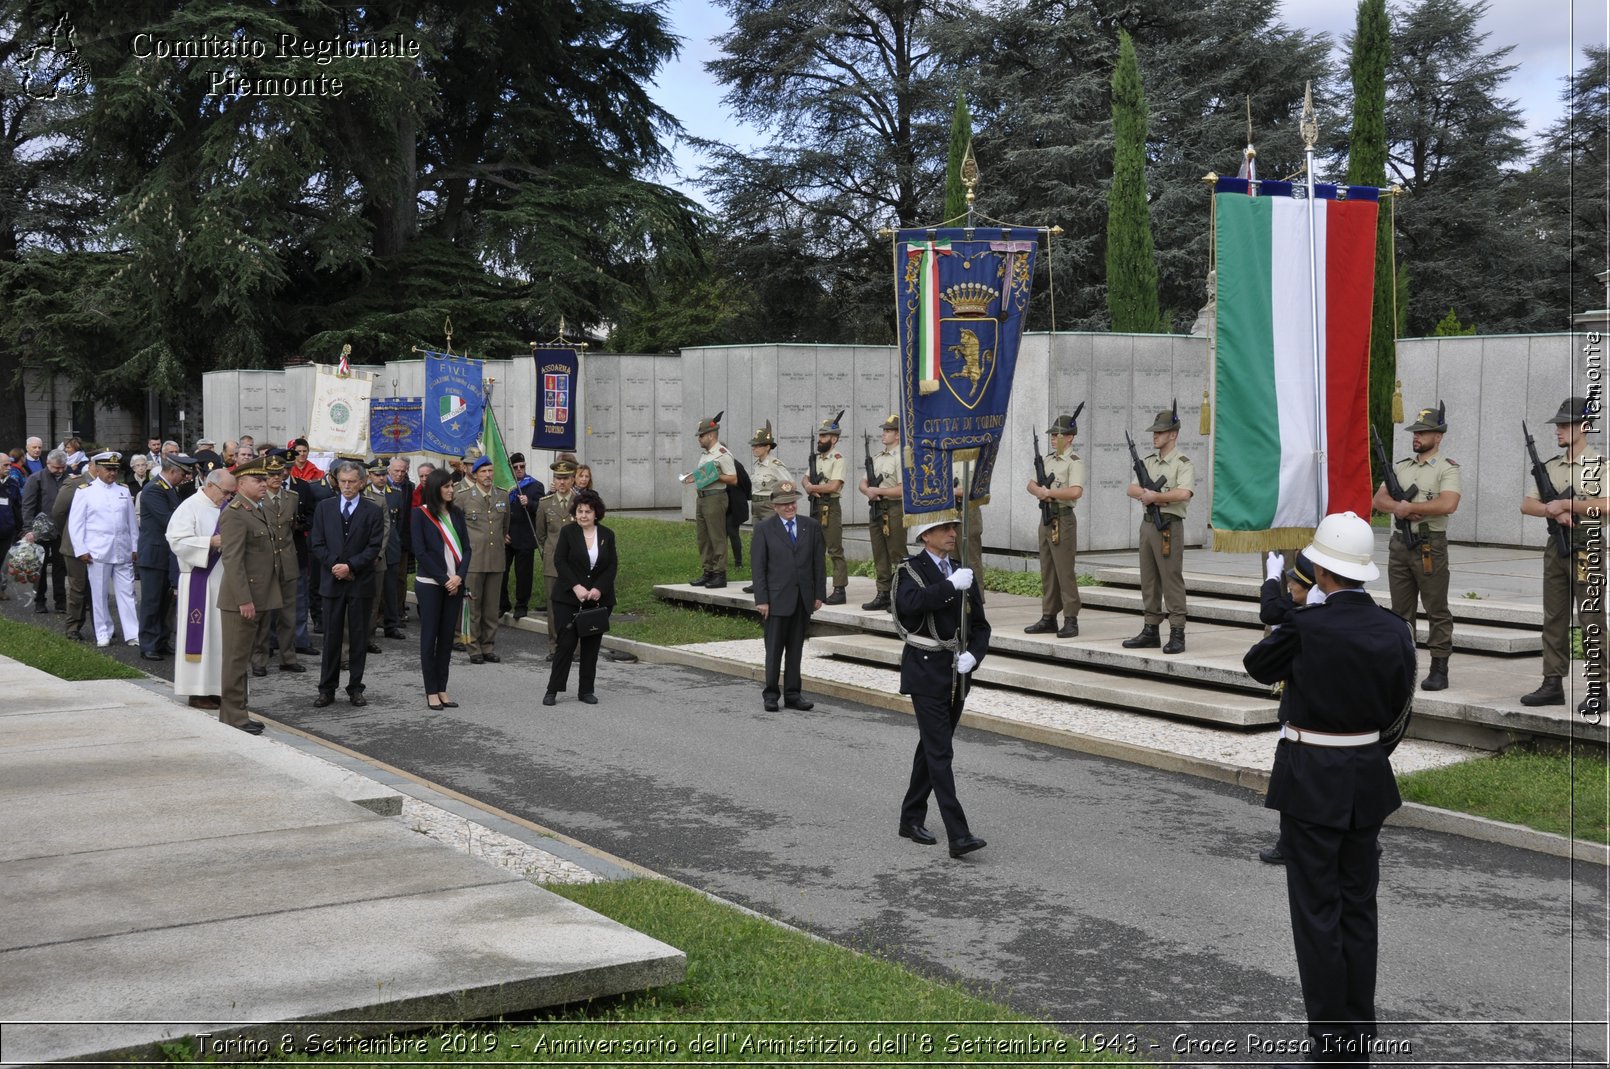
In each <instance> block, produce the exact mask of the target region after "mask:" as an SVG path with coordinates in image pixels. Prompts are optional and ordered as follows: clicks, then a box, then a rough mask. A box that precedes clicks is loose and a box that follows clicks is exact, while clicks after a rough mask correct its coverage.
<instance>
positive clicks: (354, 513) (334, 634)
mask: <svg viewBox="0 0 1610 1069" xmlns="http://www.w3.org/2000/svg"><path fill="white" fill-rule="evenodd" d="M335 471H336V489H337V491H339V493H338V495H337V496H336V497H331V498H326V499H325V500H323V501H321V502H319V504H318V507H317V508H316V509H314V511H313V523H312V527H311V530H310V532H309V543H310V548H311V550H312V553H313V559H314V560H315V561H316V562H317V574H318V577H319V593H320V595H321V596H322V597H323V599H324V659H323V663H322V665H321V669H320V672H319V696H318V699H317V700H316V701H314V703H313V704H314V705H315V706H319V707H321V708H322V707H323V706H326V705H329V704H330V703H331V702H333V701H335V691H336V688H337V687H338V686H340V684H341V643H342V639H343V637H344V638H345V639H346V647H347V660H348V665H349V666H350V668H351V674H350V675H349V676H348V677H347V697H348V698H349V699H350V700H351V702H352V704H353V705H368V704H369V699H367V698H365V697H364V696H363V666H364V662H365V661H366V660H367V658H368V654H369V608H370V599H372V598H373V597H374V569H375V562H376V560H377V559H378V558H379V556H380V553H381V550H382V549H383V548H384V547H383V545H382V541H381V539H382V535H383V533H384V528H385V517H384V516H382V515H381V512H380V506H379V505H376V504H375V503H374V502H373V501H371V500H368V499H367V498H365V497H364V494H363V484H364V481H365V480H364V473H363V469H362V468H361V467H359V466H358V465H357V464H355V463H353V462H352V461H343V462H341V463H340V464H337V465H336V466H335Z"/></svg>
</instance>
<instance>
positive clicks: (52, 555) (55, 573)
mask: <svg viewBox="0 0 1610 1069" xmlns="http://www.w3.org/2000/svg"><path fill="white" fill-rule="evenodd" d="M35 544H36V545H38V546H39V548H41V549H43V550H44V551H45V557H44V559H43V560H41V561H40V562H39V581H38V582H36V583H35V584H34V607H35V608H39V607H40V606H46V605H47V600H48V599H46V597H45V593H46V590H47V587H51V588H54V590H55V595H56V598H55V600H56V611H57V612H61V611H63V610H64V609H66V608H67V558H66V557H63V556H62V552H61V543H60V542H36V543H35Z"/></svg>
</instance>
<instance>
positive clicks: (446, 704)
mask: <svg viewBox="0 0 1610 1069" xmlns="http://www.w3.org/2000/svg"><path fill="white" fill-rule="evenodd" d="M442 708H443V709H457V708H458V702H443V703H442Z"/></svg>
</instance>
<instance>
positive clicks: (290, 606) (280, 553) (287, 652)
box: [252, 489, 302, 668]
mask: <svg viewBox="0 0 1610 1069" xmlns="http://www.w3.org/2000/svg"><path fill="white" fill-rule="evenodd" d="M300 503H301V501H300V498H299V496H298V494H297V492H296V491H295V490H288V489H282V490H281V491H280V492H279V493H278V494H275V493H272V492H270V493H266V494H264V495H263V512H264V513H265V514H266V515H267V516H268V523H269V527H270V529H271V530H272V531H273V548H274V553H275V555H276V556H277V557H278V558H279V560H278V562H277V563H276V565H275V567H276V569H277V570H278V571H279V576H280V607H279V608H278V609H275V610H274V611H273V613H272V614H271V615H272V617H273V619H272V620H271V621H269V622H268V623H267V624H266V625H265V626H263V627H261V628H259V629H258V632H257V645H256V646H254V647H253V648H252V667H253V668H267V667H268V647H269V645H270V640H271V639H274V638H276V637H277V639H278V641H279V647H280V664H295V663H296V587H297V581H298V579H299V578H300V577H301V574H302V573H301V570H300V569H299V568H298V567H297V563H296V543H295V542H294V541H293V540H292V536H291V528H292V526H293V525H294V524H295V522H296V510H297V507H298V506H299V505H300Z"/></svg>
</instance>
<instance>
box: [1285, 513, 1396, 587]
mask: <svg viewBox="0 0 1610 1069" xmlns="http://www.w3.org/2000/svg"><path fill="white" fill-rule="evenodd" d="M1303 552H1304V553H1305V554H1307V555H1308V559H1309V560H1311V561H1313V562H1314V563H1315V564H1317V565H1319V566H1320V567H1322V568H1325V569H1327V570H1329V571H1333V572H1335V573H1336V574H1337V575H1340V576H1344V577H1346V578H1348V579H1363V580H1366V581H1367V580H1370V579H1375V578H1377V577H1379V576H1380V574H1381V569H1379V568H1377V567H1376V566H1375V562H1374V561H1373V560H1371V559H1370V558H1371V557H1372V556H1373V555H1374V553H1375V531H1374V530H1373V529H1372V528H1371V527H1370V524H1369V521H1368V520H1364V519H1360V518H1359V516H1358V514H1357V513H1353V512H1337V513H1332V514H1331V515H1329V516H1326V517H1325V518H1324V519H1323V520H1320V521H1319V526H1318V527H1316V528H1314V541H1313V542H1312V543H1311V544H1310V545H1309V546H1308V548H1307V549H1305V550H1303Z"/></svg>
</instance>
